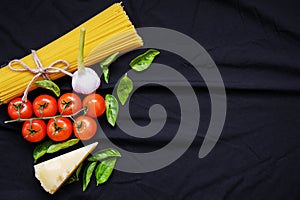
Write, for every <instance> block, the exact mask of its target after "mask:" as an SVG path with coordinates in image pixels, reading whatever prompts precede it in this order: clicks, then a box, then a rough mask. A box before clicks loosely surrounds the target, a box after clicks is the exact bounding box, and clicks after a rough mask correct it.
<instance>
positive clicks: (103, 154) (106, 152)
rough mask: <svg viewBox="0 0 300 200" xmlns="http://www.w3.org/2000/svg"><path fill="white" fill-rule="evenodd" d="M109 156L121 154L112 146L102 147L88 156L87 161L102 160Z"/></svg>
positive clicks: (119, 155)
mask: <svg viewBox="0 0 300 200" xmlns="http://www.w3.org/2000/svg"><path fill="white" fill-rule="evenodd" d="M111 157H121V154H120V152H119V151H118V150H116V149H113V148H108V149H103V150H100V151H98V152H96V153H93V154H92V155H90V156H89V157H88V159H87V160H88V161H91V162H94V161H102V160H105V159H107V158H111Z"/></svg>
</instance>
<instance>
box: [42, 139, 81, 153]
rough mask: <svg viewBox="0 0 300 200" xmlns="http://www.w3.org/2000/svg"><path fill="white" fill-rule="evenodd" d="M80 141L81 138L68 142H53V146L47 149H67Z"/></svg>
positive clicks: (51, 151) (52, 151)
mask: <svg viewBox="0 0 300 200" xmlns="http://www.w3.org/2000/svg"><path fill="white" fill-rule="evenodd" d="M78 142H79V139H70V140H68V141H66V142H61V143H57V144H52V145H51V146H49V148H48V149H47V153H55V152H57V151H59V150H62V149H66V148H68V147H71V146H73V145H75V144H77V143H78Z"/></svg>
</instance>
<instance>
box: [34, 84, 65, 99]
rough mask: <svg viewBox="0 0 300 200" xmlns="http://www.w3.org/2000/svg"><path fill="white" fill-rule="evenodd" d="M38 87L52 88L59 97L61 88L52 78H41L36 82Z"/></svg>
mask: <svg viewBox="0 0 300 200" xmlns="http://www.w3.org/2000/svg"><path fill="white" fill-rule="evenodd" d="M34 84H36V85H37V86H38V87H41V88H45V89H48V90H51V91H52V92H53V93H54V94H55V95H56V96H57V97H59V95H60V89H59V87H58V85H56V84H55V83H54V82H53V81H50V80H41V81H36V82H34Z"/></svg>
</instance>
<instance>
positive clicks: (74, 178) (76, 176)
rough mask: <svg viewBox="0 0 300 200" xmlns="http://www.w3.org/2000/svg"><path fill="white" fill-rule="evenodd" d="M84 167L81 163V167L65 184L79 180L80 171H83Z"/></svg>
mask: <svg viewBox="0 0 300 200" xmlns="http://www.w3.org/2000/svg"><path fill="white" fill-rule="evenodd" d="M81 168H82V163H81V164H80V165H79V167H78V168H77V169H76V172H75V173H74V174H72V176H71V177H70V178H69V179H68V180H67V182H66V183H65V185H67V184H70V183H73V182H76V181H79V173H80V171H81Z"/></svg>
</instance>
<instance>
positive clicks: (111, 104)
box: [105, 94, 119, 126]
mask: <svg viewBox="0 0 300 200" xmlns="http://www.w3.org/2000/svg"><path fill="white" fill-rule="evenodd" d="M105 105H106V111H105V112H106V119H107V121H108V122H109V123H110V124H111V125H112V126H115V124H116V121H117V117H118V113H119V103H118V100H117V99H116V98H115V97H114V96H113V95H111V94H107V95H105Z"/></svg>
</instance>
